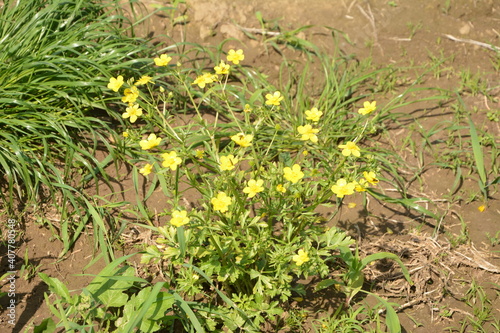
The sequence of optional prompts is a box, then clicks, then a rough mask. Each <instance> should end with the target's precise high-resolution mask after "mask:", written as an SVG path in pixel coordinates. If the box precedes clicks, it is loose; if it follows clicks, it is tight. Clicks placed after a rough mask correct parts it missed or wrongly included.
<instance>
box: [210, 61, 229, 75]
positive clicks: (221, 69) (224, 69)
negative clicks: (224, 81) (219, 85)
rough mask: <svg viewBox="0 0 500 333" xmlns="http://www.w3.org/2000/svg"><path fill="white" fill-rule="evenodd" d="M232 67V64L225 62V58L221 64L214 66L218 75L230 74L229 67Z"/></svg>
mask: <svg viewBox="0 0 500 333" xmlns="http://www.w3.org/2000/svg"><path fill="white" fill-rule="evenodd" d="M230 67H231V66H230V65H229V64H226V63H225V62H224V60H221V61H220V63H219V66H215V67H214V70H215V74H218V75H224V74H229V68H230Z"/></svg>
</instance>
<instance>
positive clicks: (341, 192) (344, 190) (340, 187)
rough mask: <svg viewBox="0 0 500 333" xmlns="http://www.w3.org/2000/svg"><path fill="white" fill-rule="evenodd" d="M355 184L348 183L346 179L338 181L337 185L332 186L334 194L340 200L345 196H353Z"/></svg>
mask: <svg viewBox="0 0 500 333" xmlns="http://www.w3.org/2000/svg"><path fill="white" fill-rule="evenodd" d="M355 187H356V184H355V183H348V182H347V181H346V180H345V179H344V178H340V179H339V180H337V184H335V185H333V186H332V192H333V193H335V195H336V196H337V197H339V198H343V197H344V196H345V195H351V194H353V193H354V188H355Z"/></svg>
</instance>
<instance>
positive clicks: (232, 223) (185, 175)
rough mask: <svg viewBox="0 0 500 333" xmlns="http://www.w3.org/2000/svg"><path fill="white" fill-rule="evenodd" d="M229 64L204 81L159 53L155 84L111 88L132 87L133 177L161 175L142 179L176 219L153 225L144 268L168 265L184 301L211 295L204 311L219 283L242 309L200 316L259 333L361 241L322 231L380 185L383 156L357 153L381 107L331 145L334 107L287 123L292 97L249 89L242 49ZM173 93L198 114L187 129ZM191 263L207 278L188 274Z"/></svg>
mask: <svg viewBox="0 0 500 333" xmlns="http://www.w3.org/2000/svg"><path fill="white" fill-rule="evenodd" d="M226 59H227V63H226V62H225V61H224V60H219V61H215V62H214V63H215V65H213V64H212V65H211V68H213V69H214V72H206V71H205V70H204V71H203V72H202V73H201V74H199V71H198V70H196V69H190V68H183V66H182V65H181V66H169V63H170V61H171V60H172V56H170V55H167V54H162V55H161V56H159V57H157V58H154V59H153V60H152V64H153V63H154V64H155V66H157V69H158V73H157V75H156V76H155V77H154V79H152V78H147V79H146V78H142V79H139V80H138V81H136V83H137V82H139V81H141V84H138V85H134V84H133V80H132V79H130V78H129V79H128V80H126V78H123V77H121V76H120V75H118V76H117V77H116V78H114V77H113V78H110V81H109V85H108V88H109V89H110V90H111V91H112V92H113V93H120V91H123V92H122V93H123V97H122V98H121V101H122V103H123V104H124V105H123V108H124V109H125V110H126V112H125V113H124V114H123V117H124V118H130V122H129V123H126V124H127V128H126V129H125V132H126V133H129V137H128V138H124V140H127V143H128V144H129V145H131V146H132V147H137V149H136V153H135V156H134V157H133V158H132V159H131V164H132V165H133V167H134V172H135V173H136V174H137V173H140V174H142V175H143V176H144V177H146V176H147V177H151V176H152V179H150V178H147V179H145V181H146V182H148V183H149V184H150V186H153V187H152V188H151V189H150V190H149V193H151V191H153V190H154V187H155V186H160V187H161V189H162V191H163V193H165V196H166V197H165V207H164V211H163V212H162V213H161V214H160V217H164V216H165V217H167V218H168V220H167V221H163V222H162V223H163V225H162V226H159V227H157V226H153V224H150V225H149V226H148V227H149V228H150V229H151V230H152V231H153V233H154V234H155V237H154V238H155V244H153V245H150V246H147V247H146V248H145V249H144V253H143V256H142V261H141V262H142V264H144V265H146V264H149V263H151V262H155V263H159V264H160V266H159V267H161V269H162V270H163V273H164V274H163V276H164V277H165V279H166V280H167V282H168V283H169V285H170V286H171V287H173V288H175V290H176V291H177V292H178V293H179V294H182V295H184V296H185V297H191V298H194V297H199V296H200V293H201V294H205V297H203V299H204V301H203V302H206V304H205V306H207V307H217V306H219V305H218V303H217V302H216V300H215V299H214V297H212V296H213V295H210V291H208V289H207V288H204V286H206V285H208V284H209V283H211V281H212V280H213V281H215V282H216V285H217V288H218V289H219V290H220V291H221V292H223V293H224V294H225V295H227V296H228V297H229V298H230V299H232V300H233V301H234V303H235V307H233V309H231V310H229V311H230V313H228V314H227V317H224V316H222V317H220V318H213V317H211V316H210V315H208V314H201V313H200V318H204V320H206V323H207V325H209V322H213V321H215V322H219V323H222V322H224V323H225V325H230V326H227V327H235V322H237V323H238V325H237V326H238V327H247V328H249V327H254V328H255V327H258V326H259V325H260V324H261V323H262V322H263V321H272V320H273V317H275V316H277V315H279V314H281V313H282V311H283V308H282V306H283V305H282V304H284V303H283V302H286V301H287V300H288V299H289V298H290V297H291V295H292V291H295V292H297V293H299V294H303V292H304V286H300V285H299V284H298V283H297V282H296V281H297V280H298V279H299V278H302V277H308V276H311V275H315V276H318V277H320V278H326V276H327V275H328V274H329V273H330V271H331V269H332V268H331V266H330V265H331V262H332V261H333V259H334V258H335V257H336V256H338V253H339V249H343V251H345V249H346V248H348V247H349V246H351V245H353V244H354V240H353V239H351V237H349V236H348V235H347V234H346V233H345V232H344V231H342V230H340V229H337V228H334V227H333V228H328V227H327V226H326V225H325V224H326V222H327V220H328V219H329V218H331V217H332V216H333V215H334V213H335V209H337V208H338V207H339V206H340V205H341V204H342V199H343V198H344V197H345V196H349V195H355V193H358V192H365V193H363V194H362V195H366V189H367V188H368V187H370V186H377V183H378V179H377V161H376V160H374V159H373V158H370V157H369V156H368V154H367V153H365V150H364V149H363V153H361V148H360V145H361V142H362V139H363V137H364V136H365V135H366V133H365V129H366V127H367V126H366V124H367V123H368V122H369V121H370V120H369V118H368V117H369V115H370V113H372V112H374V111H375V109H376V107H375V105H376V104H375V102H371V103H370V102H365V103H364V106H363V108H361V109H360V110H359V112H358V113H359V114H356V113H354V112H353V114H355V116H354V117H346V118H345V122H346V123H349V122H351V123H352V122H356V123H359V122H365V126H353V125H352V124H350V125H349V127H351V128H356V129H357V130H356V131H355V132H353V133H350V134H349V135H348V136H346V135H342V136H340V135H337V137H338V139H337V142H336V144H334V145H332V136H331V135H332V133H340V132H341V131H342V130H343V129H342V128H332V127H331V126H330V125H329V124H328V122H326V121H325V118H329V117H328V116H329V115H328V113H329V112H335V110H328V109H325V108H322V111H320V109H319V108H318V107H312V108H310V109H304V110H303V111H302V116H301V117H297V118H296V119H295V118H292V117H288V116H281V113H282V112H286V111H284V110H283V109H284V108H283V105H284V104H286V103H287V101H286V99H287V98H288V97H287V96H286V94H284V93H283V92H282V91H280V90H276V89H275V88H273V87H269V88H268V89H267V90H265V89H261V90H257V91H253V90H252V88H251V87H250V86H248V87H247V86H246V85H245V83H246V82H247V81H246V80H247V78H246V76H245V74H248V72H247V71H246V70H245V69H244V68H243V67H242V66H241V63H242V62H244V59H245V57H244V52H243V51H242V50H237V51H235V50H229V52H228V54H227V58H226ZM230 63H231V64H230ZM229 76H231V77H232V79H231V80H229ZM236 78H238V79H239V82H238V84H236V83H233V82H236ZM162 82H168V85H166V84H164V83H162ZM143 87H146V89H143ZM165 87H168V88H169V89H171V91H166V90H165ZM176 87H177V88H176ZM172 96H178V98H182V100H184V101H187V102H186V103H184V104H183V107H184V108H191V109H193V110H194V111H195V112H194V113H193V114H194V115H193V116H192V118H191V120H190V122H189V123H188V124H187V125H183V126H180V125H176V119H175V117H174V115H175V114H176V113H180V112H181V111H182V110H176V109H175V107H176V104H175V103H174V100H173V99H172V98H173V97H172ZM318 105H320V104H318ZM139 110H141V112H139ZM205 110H212V111H213V112H214V114H215V117H207V116H206V115H205V113H204V112H205ZM299 119H304V120H305V122H303V123H300V122H299ZM125 132H124V133H125ZM131 137H133V138H138V140H137V141H136V142H134V141H132V140H131ZM310 152H313V154H310ZM135 179H137V177H135ZM180 184H184V186H180ZM136 188H138V186H136ZM181 188H189V189H191V190H194V191H195V192H196V193H197V194H196V196H195V198H192V197H190V200H191V201H189V200H188V198H186V196H185V194H184V191H183V190H181ZM137 194H138V195H139V192H137ZM187 202H189V205H187V204H186V203H187ZM324 204H326V205H332V204H333V206H335V205H336V206H337V208H334V209H333V210H334V211H333V212H332V214H331V216H330V217H322V216H320V215H319V214H318V213H317V208H318V206H320V205H324ZM144 219H146V220H148V219H149V217H148V216H144ZM192 267H197V268H199V270H200V271H201V272H203V276H206V278H200V277H199V275H197V276H198V278H196V279H192V278H189V279H188V278H187V277H188V276H190V274H191V276H192V274H193V273H192ZM338 269H341V268H340V267H338ZM347 273H348V272H346V274H347ZM188 280H189V283H186V281H188ZM346 281H350V280H349V279H346ZM280 302H281V303H280ZM223 308H224V307H221V308H220V311H224V313H227V311H228V310H227V309H224V310H222V309H223ZM241 309H243V310H244V311H245V313H246V314H247V315H246V316H247V318H246V319H244V320H243V318H242V317H241V313H240V312H239V311H240V310H241ZM209 318H210V319H209ZM228 318H233V322H232V323H229V322H228ZM210 325H211V324H210ZM210 325H209V326H210Z"/></svg>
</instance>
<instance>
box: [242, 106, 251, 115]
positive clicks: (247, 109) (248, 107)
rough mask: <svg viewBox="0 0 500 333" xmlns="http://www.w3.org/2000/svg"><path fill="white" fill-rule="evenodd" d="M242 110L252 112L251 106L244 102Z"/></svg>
mask: <svg viewBox="0 0 500 333" xmlns="http://www.w3.org/2000/svg"><path fill="white" fill-rule="evenodd" d="M243 112H246V113H250V112H252V108H251V107H250V104H245V108H244V109H243Z"/></svg>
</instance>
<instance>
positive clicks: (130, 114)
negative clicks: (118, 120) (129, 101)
mask: <svg viewBox="0 0 500 333" xmlns="http://www.w3.org/2000/svg"><path fill="white" fill-rule="evenodd" d="M125 111H126V112H125V113H124V114H122V118H123V119H127V118H130V122H131V123H132V124H133V123H135V121H136V120H137V117H140V116H142V109H141V108H140V107H139V104H134V105H132V106H129V107H128V108H126V109H125Z"/></svg>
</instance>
